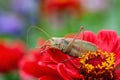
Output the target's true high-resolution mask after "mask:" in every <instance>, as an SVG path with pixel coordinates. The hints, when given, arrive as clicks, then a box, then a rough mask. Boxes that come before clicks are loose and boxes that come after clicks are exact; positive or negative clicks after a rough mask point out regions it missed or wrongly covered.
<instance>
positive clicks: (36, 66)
mask: <svg viewBox="0 0 120 80" xmlns="http://www.w3.org/2000/svg"><path fill="white" fill-rule="evenodd" d="M73 36H74V35H73ZM73 36H72V35H70V36H69V35H68V37H71V38H72V37H73ZM80 37H81V35H80V36H78V39H81V38H80ZM83 40H85V41H89V42H92V43H94V44H96V45H97V46H98V48H99V49H100V50H101V52H99V51H98V52H96V53H94V54H97V55H98V56H97V57H96V56H94V55H91V54H92V53H91V54H89V55H88V56H87V58H88V60H89V61H87V63H86V64H87V65H88V66H87V65H86V64H83V63H84V60H85V59H86V58H84V56H86V55H84V56H83V57H82V58H81V59H80V58H75V59H72V60H70V59H71V58H72V57H71V56H69V55H67V54H64V53H63V52H61V51H60V50H58V49H55V48H48V49H47V50H45V51H44V52H42V51H43V50H44V49H42V48H41V49H38V50H37V51H30V52H31V53H30V54H32V55H31V56H29V58H30V59H28V58H25V59H24V60H23V61H22V62H21V71H23V72H25V73H26V74H29V75H30V76H34V77H37V78H39V79H40V80H56V79H57V80H80V79H81V80H82V79H83V80H88V79H89V80H93V79H102V80H105V79H107V80H108V79H109V80H120V77H119V75H120V69H119V67H118V69H116V66H118V65H119V64H120V59H119V57H120V38H119V37H118V35H117V34H116V32H115V31H112V30H102V31H100V32H99V33H98V34H97V35H95V34H94V33H93V32H91V31H85V32H84V39H83ZM105 51H106V52H105ZM103 53H105V56H107V58H106V57H103V55H102V54H103ZM86 54H87V53H86ZM114 55H115V56H114ZM109 59H111V60H109ZM96 60H98V61H97V62H96ZM105 61H106V63H105ZM107 61H108V62H107ZM111 61H112V62H111ZM95 62H96V63H95ZM103 62H104V63H105V67H104V69H103V68H102V67H101V68H100V69H99V67H98V68H97V69H98V71H97V72H98V73H99V74H100V75H103V76H102V77H101V76H100V75H98V74H97V73H93V72H95V71H96V67H95V65H96V64H99V65H100V66H101V63H102V64H103ZM108 63H110V64H111V65H110V67H109V65H106V64H108ZM89 65H90V66H92V71H91V72H89V70H91V67H90V66H89ZM86 66H87V67H86ZM102 66H104V65H102ZM106 68H107V69H106ZM86 70H88V71H86ZM107 70H108V71H107ZM101 71H103V73H101ZM91 74H93V75H94V76H93V75H91ZM104 75H107V76H106V77H104ZM96 76H97V77H96ZM98 76H99V77H98Z"/></svg>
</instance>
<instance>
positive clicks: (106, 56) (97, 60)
mask: <svg viewBox="0 0 120 80" xmlns="http://www.w3.org/2000/svg"><path fill="white" fill-rule="evenodd" d="M114 64H115V55H114V53H107V52H102V51H101V50H98V51H97V52H88V53H86V54H85V55H83V56H82V58H81V59H80V73H81V74H83V76H84V77H85V80H114V79H115V74H114Z"/></svg>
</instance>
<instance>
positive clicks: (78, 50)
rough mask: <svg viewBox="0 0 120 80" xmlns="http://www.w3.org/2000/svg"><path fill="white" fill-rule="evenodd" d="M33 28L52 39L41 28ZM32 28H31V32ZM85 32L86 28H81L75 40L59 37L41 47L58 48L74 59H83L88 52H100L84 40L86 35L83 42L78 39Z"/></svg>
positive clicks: (51, 39)
mask: <svg viewBox="0 0 120 80" xmlns="http://www.w3.org/2000/svg"><path fill="white" fill-rule="evenodd" d="M32 28H36V29H38V30H40V31H42V32H43V33H45V34H46V35H47V36H48V37H49V38H50V36H49V35H48V34H47V33H46V32H45V31H44V30H42V29H41V28H38V27H32ZM32 28H30V29H29V30H31V29H32ZM83 30H84V28H83V27H81V28H80V30H79V32H78V33H77V34H76V35H75V37H74V38H57V37H53V38H50V39H49V40H47V41H46V43H47V42H49V44H46V43H45V44H44V45H43V46H41V47H44V46H46V45H49V46H50V47H51V48H57V49H59V50H61V51H62V52H64V53H66V54H68V55H70V56H73V57H81V56H82V55H83V54H85V53H86V52H88V51H91V52H96V51H97V50H98V48H97V46H96V45H95V44H93V43H91V42H87V41H84V40H83V37H84V34H83V36H82V38H81V40H78V39H76V38H77V37H78V36H79V34H80V33H81V32H84V31H83ZM28 32H29V31H28ZM45 50H46V49H45ZM45 50H44V51H45ZM42 52H43V51H42Z"/></svg>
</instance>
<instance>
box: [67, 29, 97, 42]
mask: <svg viewBox="0 0 120 80" xmlns="http://www.w3.org/2000/svg"><path fill="white" fill-rule="evenodd" d="M74 36H75V34H69V35H66V36H65V37H66V38H74ZM82 37H83V40H85V41H89V42H92V43H95V40H96V35H95V34H94V33H93V32H91V31H85V32H84V34H79V36H78V37H77V39H82Z"/></svg>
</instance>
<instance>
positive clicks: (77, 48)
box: [49, 38, 98, 57]
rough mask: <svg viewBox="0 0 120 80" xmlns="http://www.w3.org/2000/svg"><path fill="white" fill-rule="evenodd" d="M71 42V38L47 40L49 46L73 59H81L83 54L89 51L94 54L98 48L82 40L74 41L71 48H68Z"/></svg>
mask: <svg viewBox="0 0 120 80" xmlns="http://www.w3.org/2000/svg"><path fill="white" fill-rule="evenodd" d="M72 40H73V38H52V39H49V41H50V46H51V47H54V48H57V49H59V50H61V51H62V52H64V53H66V54H68V55H70V56H73V57H81V56H82V55H83V54H84V53H86V52H88V51H91V52H96V51H97V50H98V48H97V47H96V45H95V44H93V43H91V42H87V41H84V40H75V41H74V42H73V43H72V44H71V47H70V48H68V47H69V46H68V45H69V43H70V42H71V41H72Z"/></svg>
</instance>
